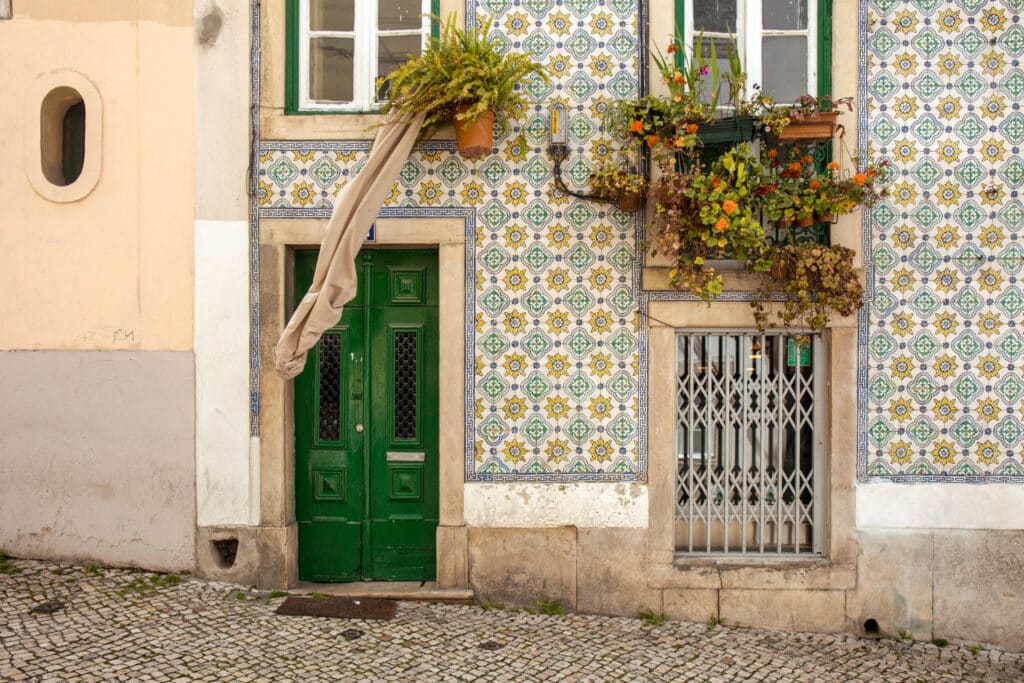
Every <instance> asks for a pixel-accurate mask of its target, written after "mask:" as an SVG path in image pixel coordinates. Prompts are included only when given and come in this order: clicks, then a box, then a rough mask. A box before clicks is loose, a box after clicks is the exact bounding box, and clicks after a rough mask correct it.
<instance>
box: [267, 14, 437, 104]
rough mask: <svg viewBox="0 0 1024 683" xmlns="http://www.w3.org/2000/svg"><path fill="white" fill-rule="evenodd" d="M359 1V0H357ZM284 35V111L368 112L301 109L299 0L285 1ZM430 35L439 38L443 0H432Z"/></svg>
mask: <svg viewBox="0 0 1024 683" xmlns="http://www.w3.org/2000/svg"><path fill="white" fill-rule="evenodd" d="M357 1H358V0H357ZM284 12H285V17H284V26H285V36H284V113H285V114H333V115H335V116H337V115H345V114H366V113H374V112H361V111H303V110H302V109H299V0H286V2H285V9H284ZM430 13H431V21H430V35H431V36H432V37H434V38H438V37H440V35H441V27H440V25H439V21H438V17H439V16H440V14H441V0H430Z"/></svg>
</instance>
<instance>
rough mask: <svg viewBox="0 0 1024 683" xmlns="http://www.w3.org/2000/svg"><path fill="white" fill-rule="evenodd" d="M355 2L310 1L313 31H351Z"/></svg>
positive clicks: (311, 28) (333, 0)
mask: <svg viewBox="0 0 1024 683" xmlns="http://www.w3.org/2000/svg"><path fill="white" fill-rule="evenodd" d="M354 8H355V0H309V29H310V30H311V31H351V30H352V28H353V25H352V22H353V19H352V17H353V16H354V11H355V10H354Z"/></svg>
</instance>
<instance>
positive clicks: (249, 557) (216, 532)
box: [195, 526, 260, 586]
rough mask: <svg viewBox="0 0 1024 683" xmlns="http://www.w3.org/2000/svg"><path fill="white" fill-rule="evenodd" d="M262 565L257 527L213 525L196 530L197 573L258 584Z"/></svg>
mask: <svg viewBox="0 0 1024 683" xmlns="http://www.w3.org/2000/svg"><path fill="white" fill-rule="evenodd" d="M259 565H260V555H259V548H258V544H257V541H256V527H251V526H211V527H199V528H198V529H197V530H196V566H195V573H196V576H199V577H201V578H204V579H209V580H211V581H226V582H229V583H240V584H243V585H249V586H255V585H256V583H257V580H258V576H259Z"/></svg>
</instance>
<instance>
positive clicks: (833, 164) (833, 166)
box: [828, 161, 839, 171]
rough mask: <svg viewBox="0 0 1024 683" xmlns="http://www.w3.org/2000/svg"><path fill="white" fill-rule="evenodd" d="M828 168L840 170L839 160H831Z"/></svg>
mask: <svg viewBox="0 0 1024 683" xmlns="http://www.w3.org/2000/svg"><path fill="white" fill-rule="evenodd" d="M828 170H830V171H838V170H839V162H838V161H830V162H828Z"/></svg>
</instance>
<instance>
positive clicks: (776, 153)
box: [768, 149, 779, 159]
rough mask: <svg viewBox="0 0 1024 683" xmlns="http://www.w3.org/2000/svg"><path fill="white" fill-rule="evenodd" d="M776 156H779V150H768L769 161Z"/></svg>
mask: <svg viewBox="0 0 1024 683" xmlns="http://www.w3.org/2000/svg"><path fill="white" fill-rule="evenodd" d="M777 156H779V150H777V149H770V150H768V158H769V159H774V158H775V157H777Z"/></svg>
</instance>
